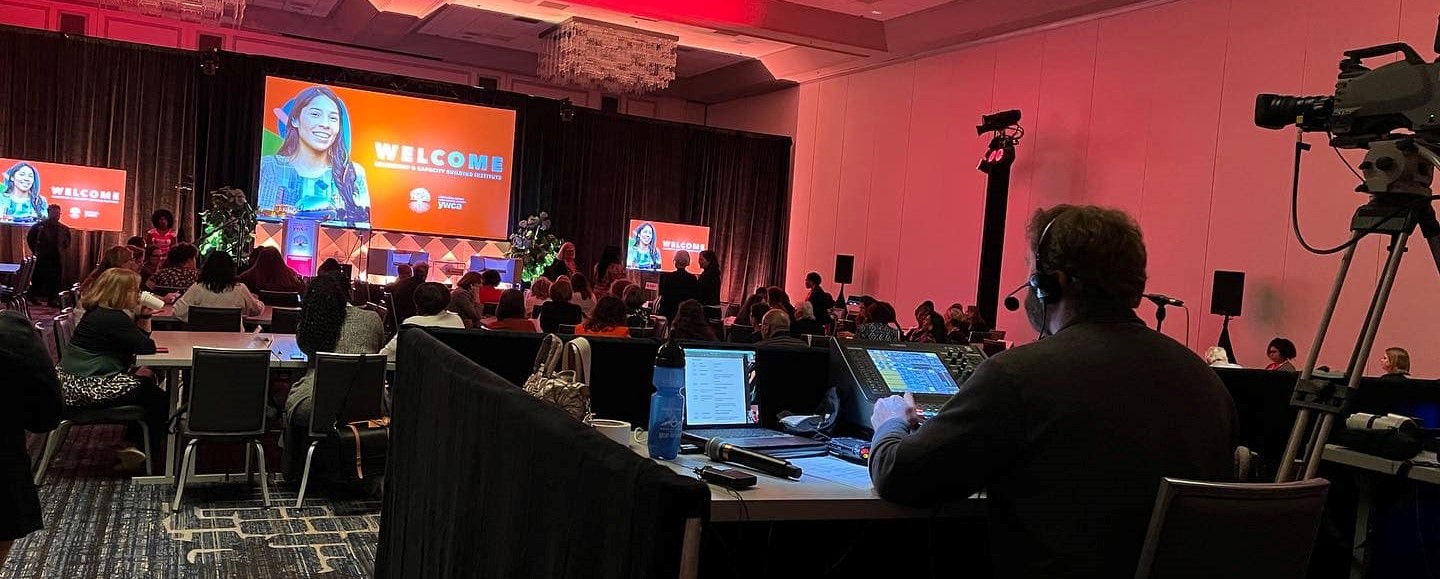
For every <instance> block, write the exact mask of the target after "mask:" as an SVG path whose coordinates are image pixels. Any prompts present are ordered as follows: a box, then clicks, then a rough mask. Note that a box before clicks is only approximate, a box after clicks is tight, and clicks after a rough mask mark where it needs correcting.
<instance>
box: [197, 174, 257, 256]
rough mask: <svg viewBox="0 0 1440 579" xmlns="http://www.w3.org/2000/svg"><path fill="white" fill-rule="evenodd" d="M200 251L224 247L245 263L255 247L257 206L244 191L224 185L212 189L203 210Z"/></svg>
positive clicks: (206, 252) (226, 251)
mask: <svg viewBox="0 0 1440 579" xmlns="http://www.w3.org/2000/svg"><path fill="white" fill-rule="evenodd" d="M200 223H201V231H203V232H204V234H203V235H202V236H201V237H200V243H199V244H197V245H199V249H200V254H201V255H206V254H208V253H210V252H211V251H216V250H218V251H223V252H225V253H228V254H230V257H233V258H235V263H236V264H244V263H245V261H246V260H247V259H249V257H250V250H251V249H252V248H254V247H255V207H254V206H252V205H250V198H249V197H248V196H246V195H245V192H244V191H241V190H239V189H236V188H234V187H221V188H219V189H216V190H214V191H211V192H210V200H209V202H207V203H206V205H205V211H204V212H203V213H201V214H200Z"/></svg>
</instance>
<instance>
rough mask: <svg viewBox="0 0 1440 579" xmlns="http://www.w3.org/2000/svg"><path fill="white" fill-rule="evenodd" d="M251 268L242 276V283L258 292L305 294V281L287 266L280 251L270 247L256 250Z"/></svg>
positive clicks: (251, 261)
mask: <svg viewBox="0 0 1440 579" xmlns="http://www.w3.org/2000/svg"><path fill="white" fill-rule="evenodd" d="M253 255H254V257H253V258H252V259H251V260H250V268H249V269H246V270H245V273H242V274H240V283H243V284H245V287H248V288H250V289H252V290H254V291H257V292H281V293H295V294H298V293H304V292H305V280H304V279H302V278H301V277H300V274H299V273H297V272H296V271H295V270H293V269H291V268H290V266H289V265H286V264H285V257H284V256H282V255H280V250H278V249H275V248H273V247H270V246H268V245H267V246H265V247H261V248H258V249H256V250H255V253H254V254H253Z"/></svg>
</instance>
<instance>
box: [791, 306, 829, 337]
mask: <svg viewBox="0 0 1440 579" xmlns="http://www.w3.org/2000/svg"><path fill="white" fill-rule="evenodd" d="M825 316H826V317H829V316H830V312H829V311H826V312H825ZM790 333H791V334H792V335H794V336H796V337H799V336H804V335H807V334H808V335H812V336H823V335H825V324H822V323H820V320H817V319H815V304H814V303H812V302H810V301H808V300H807V301H803V302H800V304H799V305H796V306H795V319H794V320H793V321H791V322H790Z"/></svg>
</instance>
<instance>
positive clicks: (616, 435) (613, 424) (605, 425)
mask: <svg viewBox="0 0 1440 579" xmlns="http://www.w3.org/2000/svg"><path fill="white" fill-rule="evenodd" d="M590 425H591V426H594V427H595V430H599V431H600V434H604V435H605V437H606V438H609V439H610V440H613V441H615V442H617V443H619V444H620V445H621V446H626V447H628V446H630V444H631V443H632V442H633V440H634V439H633V438H632V436H633V435H632V434H631V428H630V423H629V422H625V421H624V420H610V419H607V418H595V419H592V420H591V421H590Z"/></svg>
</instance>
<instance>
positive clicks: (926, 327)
mask: <svg viewBox="0 0 1440 579" xmlns="http://www.w3.org/2000/svg"><path fill="white" fill-rule="evenodd" d="M933 311H935V304H933V303H931V302H930V300H925V301H923V302H921V303H920V305H918V306H915V327H913V328H910V329H909V330H907V331H906V332H905V337H904V338H903V340H904V341H906V342H921V341H925V342H929V341H931V340H930V331H931V329H930V313H931V312H933Z"/></svg>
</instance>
